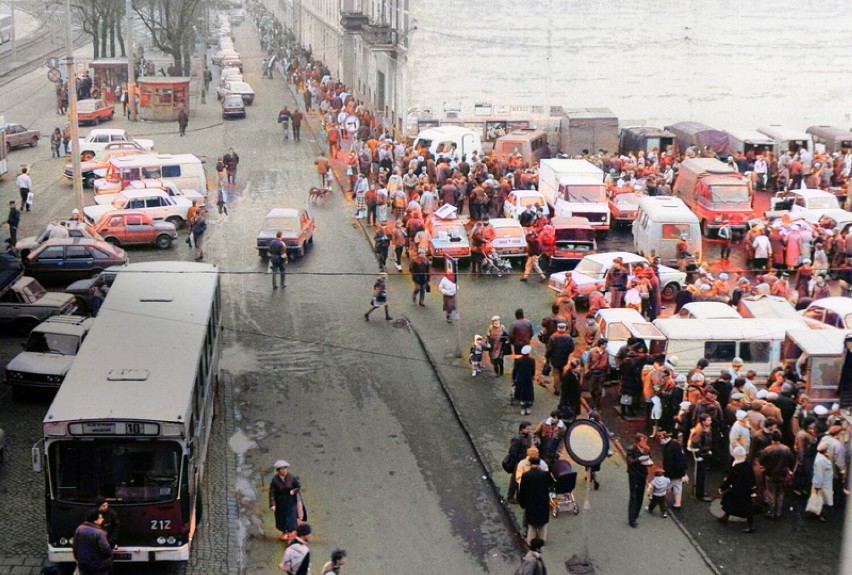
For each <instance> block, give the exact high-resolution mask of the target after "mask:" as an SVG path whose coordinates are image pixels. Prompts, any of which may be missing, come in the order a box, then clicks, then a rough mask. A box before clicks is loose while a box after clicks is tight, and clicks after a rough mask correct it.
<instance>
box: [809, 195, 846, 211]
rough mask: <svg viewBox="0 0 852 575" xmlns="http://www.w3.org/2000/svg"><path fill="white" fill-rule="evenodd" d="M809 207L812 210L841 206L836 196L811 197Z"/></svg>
mask: <svg viewBox="0 0 852 575" xmlns="http://www.w3.org/2000/svg"><path fill="white" fill-rule="evenodd" d="M807 202H808V208H809V209H812V210H832V209H838V208H840V205H839V204H838V203H837V198H835V197H833V196H832V197H823V198H810V199H809V200H807Z"/></svg>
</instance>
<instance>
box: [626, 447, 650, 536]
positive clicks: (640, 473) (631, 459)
mask: <svg viewBox="0 0 852 575" xmlns="http://www.w3.org/2000/svg"><path fill="white" fill-rule="evenodd" d="M650 452H651V448H650V447H648V438H647V436H645V434H643V433H637V434H636V436H635V437H634V438H633V445H631V446H630V448H629V449H628V450H627V482H628V485H629V487H630V503H629V505H628V510H627V522H628V523H629V524H630V526H631V527H637V526H638V523H637V522H636V520H637V519H638V518H639V511H640V510H641V509H642V494H643V493H644V492H645V483H646V482H647V480H648V466H649V465H652V464H653V461H651V457H650V455H648V454H649V453H650Z"/></svg>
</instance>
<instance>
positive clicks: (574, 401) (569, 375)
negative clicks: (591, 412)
mask: <svg viewBox="0 0 852 575" xmlns="http://www.w3.org/2000/svg"><path fill="white" fill-rule="evenodd" d="M582 394H583V391H582V389H580V379H579V378H578V377H577V373H576V372H574V371H572V370H570V369H566V370H565V373H563V374H562V390H561V397H560V398H559V405H567V406H569V407H570V408H571V410H572V411H573V412H574V413H575V414H577V415H579V413H580V405H581V403H582V401H581V397H582Z"/></svg>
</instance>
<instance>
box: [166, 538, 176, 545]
mask: <svg viewBox="0 0 852 575" xmlns="http://www.w3.org/2000/svg"><path fill="white" fill-rule="evenodd" d="M176 541H177V539H175V538H174V537H169V538H168V539H166V543H168V544H169V545H174V544H175V542H176Z"/></svg>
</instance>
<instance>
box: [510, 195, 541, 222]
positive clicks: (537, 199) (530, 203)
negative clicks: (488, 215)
mask: <svg viewBox="0 0 852 575" xmlns="http://www.w3.org/2000/svg"><path fill="white" fill-rule="evenodd" d="M528 207H539V208H541V213H542V214H543V215H545V216H550V208H548V207H547V202H546V201H544V196H542V195H541V193H539V192H537V191H536V190H512V191H511V192H509V197H508V198H506V201H505V202H503V217H504V218H514V219H518V218H519V217H520V215H521V213H522V212H524V211H525V210H526V209H527V208H528Z"/></svg>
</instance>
